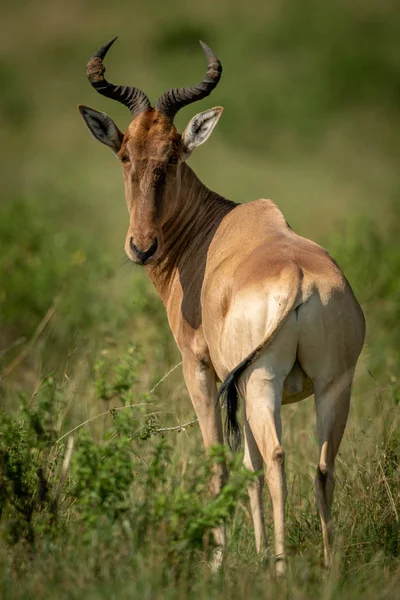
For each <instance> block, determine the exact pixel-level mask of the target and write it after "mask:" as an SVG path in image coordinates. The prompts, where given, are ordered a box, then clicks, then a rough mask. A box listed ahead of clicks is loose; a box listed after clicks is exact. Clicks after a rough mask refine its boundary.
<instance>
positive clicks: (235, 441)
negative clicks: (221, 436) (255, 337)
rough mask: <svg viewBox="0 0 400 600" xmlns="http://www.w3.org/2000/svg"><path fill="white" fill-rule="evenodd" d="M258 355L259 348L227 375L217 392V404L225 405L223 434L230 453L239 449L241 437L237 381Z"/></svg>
mask: <svg viewBox="0 0 400 600" xmlns="http://www.w3.org/2000/svg"><path fill="white" fill-rule="evenodd" d="M259 354H260V348H256V349H255V350H254V352H252V353H251V354H250V356H248V357H247V358H245V359H244V360H242V362H241V363H239V364H238V366H237V367H235V368H234V369H233V371H231V372H230V373H229V375H228V377H227V378H226V379H225V381H224V382H223V384H222V385H221V387H220V388H219V391H218V397H217V402H220V401H221V400H222V404H224V403H225V404H226V421H225V434H226V438H227V441H228V445H229V448H230V449H231V450H232V452H236V451H237V450H239V449H240V445H241V437H242V434H241V431H240V427H239V423H238V418H237V412H238V408H239V390H238V387H237V381H238V379H239V377H240V376H241V375H242V373H243V372H244V371H245V369H246V368H247V367H248V366H249V365H251V363H252V362H253V361H254V360H255V359H256V358H257V356H258V355H259Z"/></svg>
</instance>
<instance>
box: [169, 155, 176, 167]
mask: <svg viewBox="0 0 400 600" xmlns="http://www.w3.org/2000/svg"><path fill="white" fill-rule="evenodd" d="M168 164H169V165H177V164H178V157H177V156H171V157H170V158H169V159H168Z"/></svg>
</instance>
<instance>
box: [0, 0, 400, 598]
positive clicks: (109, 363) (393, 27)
mask: <svg viewBox="0 0 400 600" xmlns="http://www.w3.org/2000/svg"><path fill="white" fill-rule="evenodd" d="M115 34H119V36H120V39H119V40H118V42H117V44H116V45H115V46H114V48H113V49H112V51H111V52H110V55H109V57H107V69H108V75H109V78H110V80H111V81H115V82H118V83H119V82H120V83H122V84H133V85H138V86H139V87H142V88H143V89H144V90H145V91H146V93H147V94H148V95H149V96H150V98H152V99H153V100H155V99H156V98H157V97H158V95H160V94H161V93H162V92H163V91H165V89H166V88H168V87H171V86H177V85H189V84H192V83H194V82H196V81H198V80H199V79H200V77H201V76H202V74H203V73H204V68H205V64H204V57H203V56H202V52H201V49H200V46H199V45H198V42H197V40H198V39H204V40H205V41H206V42H207V43H208V44H210V45H211V47H213V48H214V49H215V51H216V52H217V54H218V55H219V56H220V58H221V60H222V62H223V66H224V76H223V79H222V81H221V83H220V85H219V87H218V88H217V90H216V91H215V92H214V93H213V95H212V98H209V99H208V100H204V101H202V102H201V103H198V105H196V106H192V107H188V108H186V109H184V110H182V112H181V113H180V114H179V116H178V119H177V124H178V126H179V127H181V128H182V127H183V126H184V125H185V124H186V121H188V120H189V118H190V117H191V116H192V115H193V114H195V113H196V112H199V111H200V110H204V109H206V108H209V107H211V106H215V105H222V106H224V107H225V113H224V116H223V119H222V120H221V122H220V124H219V125H218V128H217V130H216V131H215V133H214V135H213V137H212V139H211V140H210V141H209V142H208V144H207V146H205V147H203V148H201V149H200V150H198V152H197V154H196V155H195V156H193V158H191V165H192V166H193V168H194V169H195V170H196V172H197V173H198V175H199V176H200V177H201V178H202V180H203V181H204V182H205V183H206V184H207V185H208V186H209V187H210V188H212V189H215V190H218V191H219V192H220V193H221V194H223V195H225V196H226V197H228V198H231V199H233V200H236V201H248V200H252V199H256V198H259V197H271V198H273V199H274V200H275V201H276V202H277V203H278V204H279V206H280V207H281V208H282V210H283V211H284V214H285V216H286V218H287V220H288V221H289V222H290V224H291V225H292V226H293V227H294V228H295V229H296V230H297V231H298V232H299V233H300V234H302V235H305V236H307V237H311V238H312V239H314V240H316V241H318V242H320V243H323V244H324V245H325V246H326V247H327V248H328V249H329V250H330V252H331V253H332V254H333V256H334V257H335V258H336V260H337V261H338V262H339V264H340V265H341V266H342V267H343V269H344V272H345V274H346V275H347V277H348V279H349V280H350V282H351V284H352V285H353V287H354V289H355V292H356V294H357V296H358V298H359V300H360V301H361V304H362V306H363V309H364V311H365V313H366V317H367V325H368V336H367V342H366V345H365V349H364V352H363V354H362V357H361V360H360V363H359V368H358V372H357V376H356V380H355V386H354V394H353V402H352V409H351V413H350V419H349V424H348V427H347V430H346V433H345V436H344V440H343V443H342V446H341V450H340V454H339V457H338V460H337V486H336V499H335V520H336V532H337V536H336V554H335V560H334V566H333V568H332V570H331V571H330V572H329V573H326V572H325V571H324V570H323V568H322V566H321V533H320V525H319V518H318V516H317V510H316V506H315V502H314V488H313V478H314V473H315V466H316V462H317V442H316V435H315V431H314V409H313V402H312V401H311V400H308V401H305V402H303V403H300V404H299V405H294V406H289V407H285V408H284V409H283V423H284V447H285V449H286V454H287V477H288V489H289V497H288V509H287V525H288V532H287V542H288V549H289V573H288V576H287V578H286V579H285V580H283V581H280V582H277V581H275V580H274V577H273V576H272V574H271V572H270V571H269V569H268V568H265V566H264V565H262V564H260V562H259V559H258V558H257V556H256V555H255V551H254V542H253V533H252V525H251V518H250V514H249V506H248V501H247V498H246V493H245V485H246V481H247V479H248V474H247V473H246V472H245V471H244V470H243V469H242V468H241V466H240V463H241V456H240V454H239V455H238V456H232V455H230V454H229V453H227V452H226V451H224V450H223V449H221V448H216V449H215V452H214V454H213V455H212V456H211V457H210V458H209V459H205V458H204V454H203V450H202V444H201V439H200V433H199V430H198V427H197V425H196V424H193V425H192V426H190V427H186V428H184V429H183V430H179V429H178V430H173V431H164V432H160V431H159V430H160V429H161V430H163V429H166V428H170V427H177V426H179V424H182V423H187V422H190V421H192V420H193V419H194V414H193V409H192V407H191V404H190V401H189V398H188V395H187V392H186V389H185V386H184V384H183V379H182V374H181V371H180V368H179V367H177V368H176V369H175V370H173V371H172V372H170V370H171V369H172V368H173V367H174V366H175V365H177V364H178V363H179V360H180V358H179V353H178V351H177V349H176V347H175V344H174V342H173V339H172V335H171V334H170V332H169V329H168V325H167V322H166V318H165V315H164V310H163V307H162V305H161V303H160V301H159V300H158V298H157V297H156V295H155V292H154V291H153V290H152V288H151V286H150V284H149V282H148V281H147V279H146V276H145V273H144V272H143V271H142V270H141V269H140V268H136V267H133V266H132V265H130V264H127V263H126V261H125V259H124V255H123V251H122V247H123V240H124V235H125V228H126V227H127V213H126V208H125V205H124V199H123V188H122V177H121V175H120V172H119V166H118V163H117V162H116V160H115V159H114V157H113V156H112V154H111V153H110V152H109V151H107V150H106V149H105V148H103V147H101V146H100V145H99V144H95V143H94V141H93V140H92V139H91V138H90V136H89V135H88V133H87V131H86V129H85V127H84V125H83V123H82V122H81V121H80V118H79V115H78V111H77V109H76V105H77V104H78V103H81V102H82V103H86V104H89V105H92V106H94V107H96V108H97V109H99V110H104V111H105V112H108V113H109V114H110V115H111V116H112V117H113V118H114V119H115V120H116V121H117V123H118V124H119V126H120V127H121V128H122V129H123V128H124V127H125V126H126V125H127V123H128V119H129V113H128V111H127V110H126V109H124V108H123V107H122V106H120V105H118V104H117V103H113V102H111V101H107V100H106V99H104V98H102V97H100V96H99V95H97V94H95V92H94V91H93V90H92V89H91V88H90V85H89V84H88V83H87V81H86V77H85V65H86V62H87V60H88V58H89V56H90V55H91V54H92V53H93V51H94V50H95V49H97V47H98V46H99V45H101V44H102V43H103V42H105V41H107V40H108V39H109V38H111V37H112V36H114V35H115ZM0 52H1V57H0V127H1V133H2V136H1V139H2V144H1V147H0V153H1V162H0V169H1V206H0V407H1V421H0V517H1V525H0V530H1V541H0V596H1V598H3V599H4V600H6V599H11V598H12V599H16V598H21V599H22V598H24V599H28V598H35V599H37V598H43V599H50V598H77V599H78V598H79V599H80V598H82V597H85V598H88V599H92V598H93V599H97V598H107V599H109V598H119V599H121V600H122V599H123V598H132V597H134V598H152V599H153V598H176V597H178V596H179V597H180V598H196V599H201V598H204V599H205V598H207V599H208V598H232V599H236V598H264V597H265V598H269V597H271V598H275V599H277V600H279V599H281V598H282V599H283V598H296V599H297V598H298V599H309V598H324V599H328V598H329V599H331V598H339V597H340V598H361V597H362V598H363V599H365V600H368V599H372V598H373V599H376V598H393V597H395V596H396V593H397V592H398V588H399V584H400V558H399V556H400V529H399V527H400V526H399V513H400V470H399V464H400V432H399V411H400V408H399V404H400V388H399V380H400V345H399V340H400V325H399V323H400V244H399V240H400V223H399V208H400V169H399V159H400V144H399V133H400V112H399V105H400V104H399V101H400V84H399V81H400V79H399V72H400V11H399V7H398V5H397V3H396V2H394V1H391V0H383V1H382V0H380V1H379V2H378V1H376V0H369V2H367V3H366V2H360V1H358V0H357V1H354V2H351V3H349V2H345V1H344V0H343V1H340V0H336V1H334V2H330V3H322V2H317V1H316V0H307V1H304V2H301V3H300V2H295V1H294V0H293V1H289V0H287V1H286V2H285V1H283V0H272V1H271V2H268V3H266V2H261V1H257V2H254V3H252V4H251V5H246V3H232V2H230V1H228V0H220V1H219V2H218V3H216V2H211V1H210V0H203V2H196V3H194V2H178V1H177V0H170V1H169V2H168V3H164V2H161V1H149V2H147V3H139V2H129V3H128V2H122V1H121V0H116V1H114V2H112V3H110V2H103V1H102V0H96V2H94V1H93V0H80V1H78V0H70V1H69V2H68V3H65V2H61V1H59V0H52V1H50V0H47V1H46V0H35V1H33V0H32V1H30V2H29V1H27V0H23V1H21V2H18V3H13V4H11V3H9V5H8V6H7V7H6V8H5V7H4V8H3V11H2V18H1V36H0ZM169 372H170V373H169ZM167 373H169V375H168V376H167V377H166V378H165V379H164V380H162V378H163V376H164V375H165V374H167ZM161 380H162V381H161ZM160 381H161V383H159V385H157V384H158V382H160ZM132 405H133V406H132ZM99 415H100V416H99ZM224 457H225V458H226V460H228V462H229V463H230V464H231V470H232V478H231V482H230V485H229V486H228V487H227V488H226V489H225V491H224V493H223V494H222V495H221V497H219V498H218V499H217V500H215V501H210V498H209V497H208V494H207V474H208V472H209V470H210V468H211V466H212V463H213V462H214V461H218V460H223V459H224ZM265 501H266V504H267V515H268V518H267V527H268V533H269V538H270V539H271V540H272V519H271V512H270V507H269V499H268V498H267V495H266V500H265ZM221 520H226V522H227V528H228V533H229V544H228V551H227V559H226V564H225V565H224V568H223V569H222V570H221V572H220V573H219V574H218V576H216V577H213V576H212V575H211V572H210V569H209V567H208V564H207V560H208V558H209V554H210V552H211V550H212V539H211V537H210V535H209V532H210V528H211V527H212V526H213V525H214V524H215V523H217V522H220V521H221Z"/></svg>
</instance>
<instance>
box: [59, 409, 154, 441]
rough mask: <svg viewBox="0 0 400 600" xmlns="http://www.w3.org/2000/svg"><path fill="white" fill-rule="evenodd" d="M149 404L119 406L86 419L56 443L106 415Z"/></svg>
mask: <svg viewBox="0 0 400 600" xmlns="http://www.w3.org/2000/svg"><path fill="white" fill-rule="evenodd" d="M148 404H149V402H141V403H140V404H129V405H128V406H117V408H110V410H106V411H104V412H102V413H100V414H99V415H94V417H90V419H86V421H83V423H79V425H77V426H76V427H74V428H73V429H71V430H70V431H67V433H64V434H63V435H62V436H61V437H60V438H58V440H57V441H56V442H55V443H56V444H58V442H61V440H63V439H64V438H66V437H67V435H70V434H71V433H74V432H75V431H77V430H78V429H80V428H81V427H84V426H85V425H87V424H88V423H91V422H92V421H95V420H96V419H99V418H100V417H104V415H109V414H111V413H112V412H114V410H124V409H125V408H137V407H139V406H147V405H148Z"/></svg>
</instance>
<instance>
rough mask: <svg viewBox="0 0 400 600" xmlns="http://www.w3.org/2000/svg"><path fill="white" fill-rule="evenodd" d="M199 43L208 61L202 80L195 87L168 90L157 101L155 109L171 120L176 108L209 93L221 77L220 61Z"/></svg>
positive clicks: (209, 49)
mask: <svg viewBox="0 0 400 600" xmlns="http://www.w3.org/2000/svg"><path fill="white" fill-rule="evenodd" d="M200 44H201V47H202V48H203V50H204V54H205V55H206V57H207V61H208V69H207V73H206V76H205V78H204V79H203V81H202V82H201V83H199V84H198V85H196V86H195V87H187V88H174V89H171V90H168V92H165V94H163V95H162V96H161V97H160V98H159V99H158V101H157V104H156V110H158V111H160V112H162V113H163V114H164V115H165V116H167V117H168V118H169V119H171V121H173V120H174V117H175V115H176V113H177V112H178V110H180V109H181V108H183V107H184V106H187V105H188V104H191V103H192V102H196V101H197V100H202V99H203V98H206V96H208V95H209V94H211V92H212V91H213V89H214V88H215V87H216V86H217V84H218V82H219V80H220V79H221V74H222V65H221V63H220V62H219V60H218V58H217V57H216V56H215V54H214V52H213V51H212V50H211V48H209V47H208V46H207V44H205V43H204V42H200Z"/></svg>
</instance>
